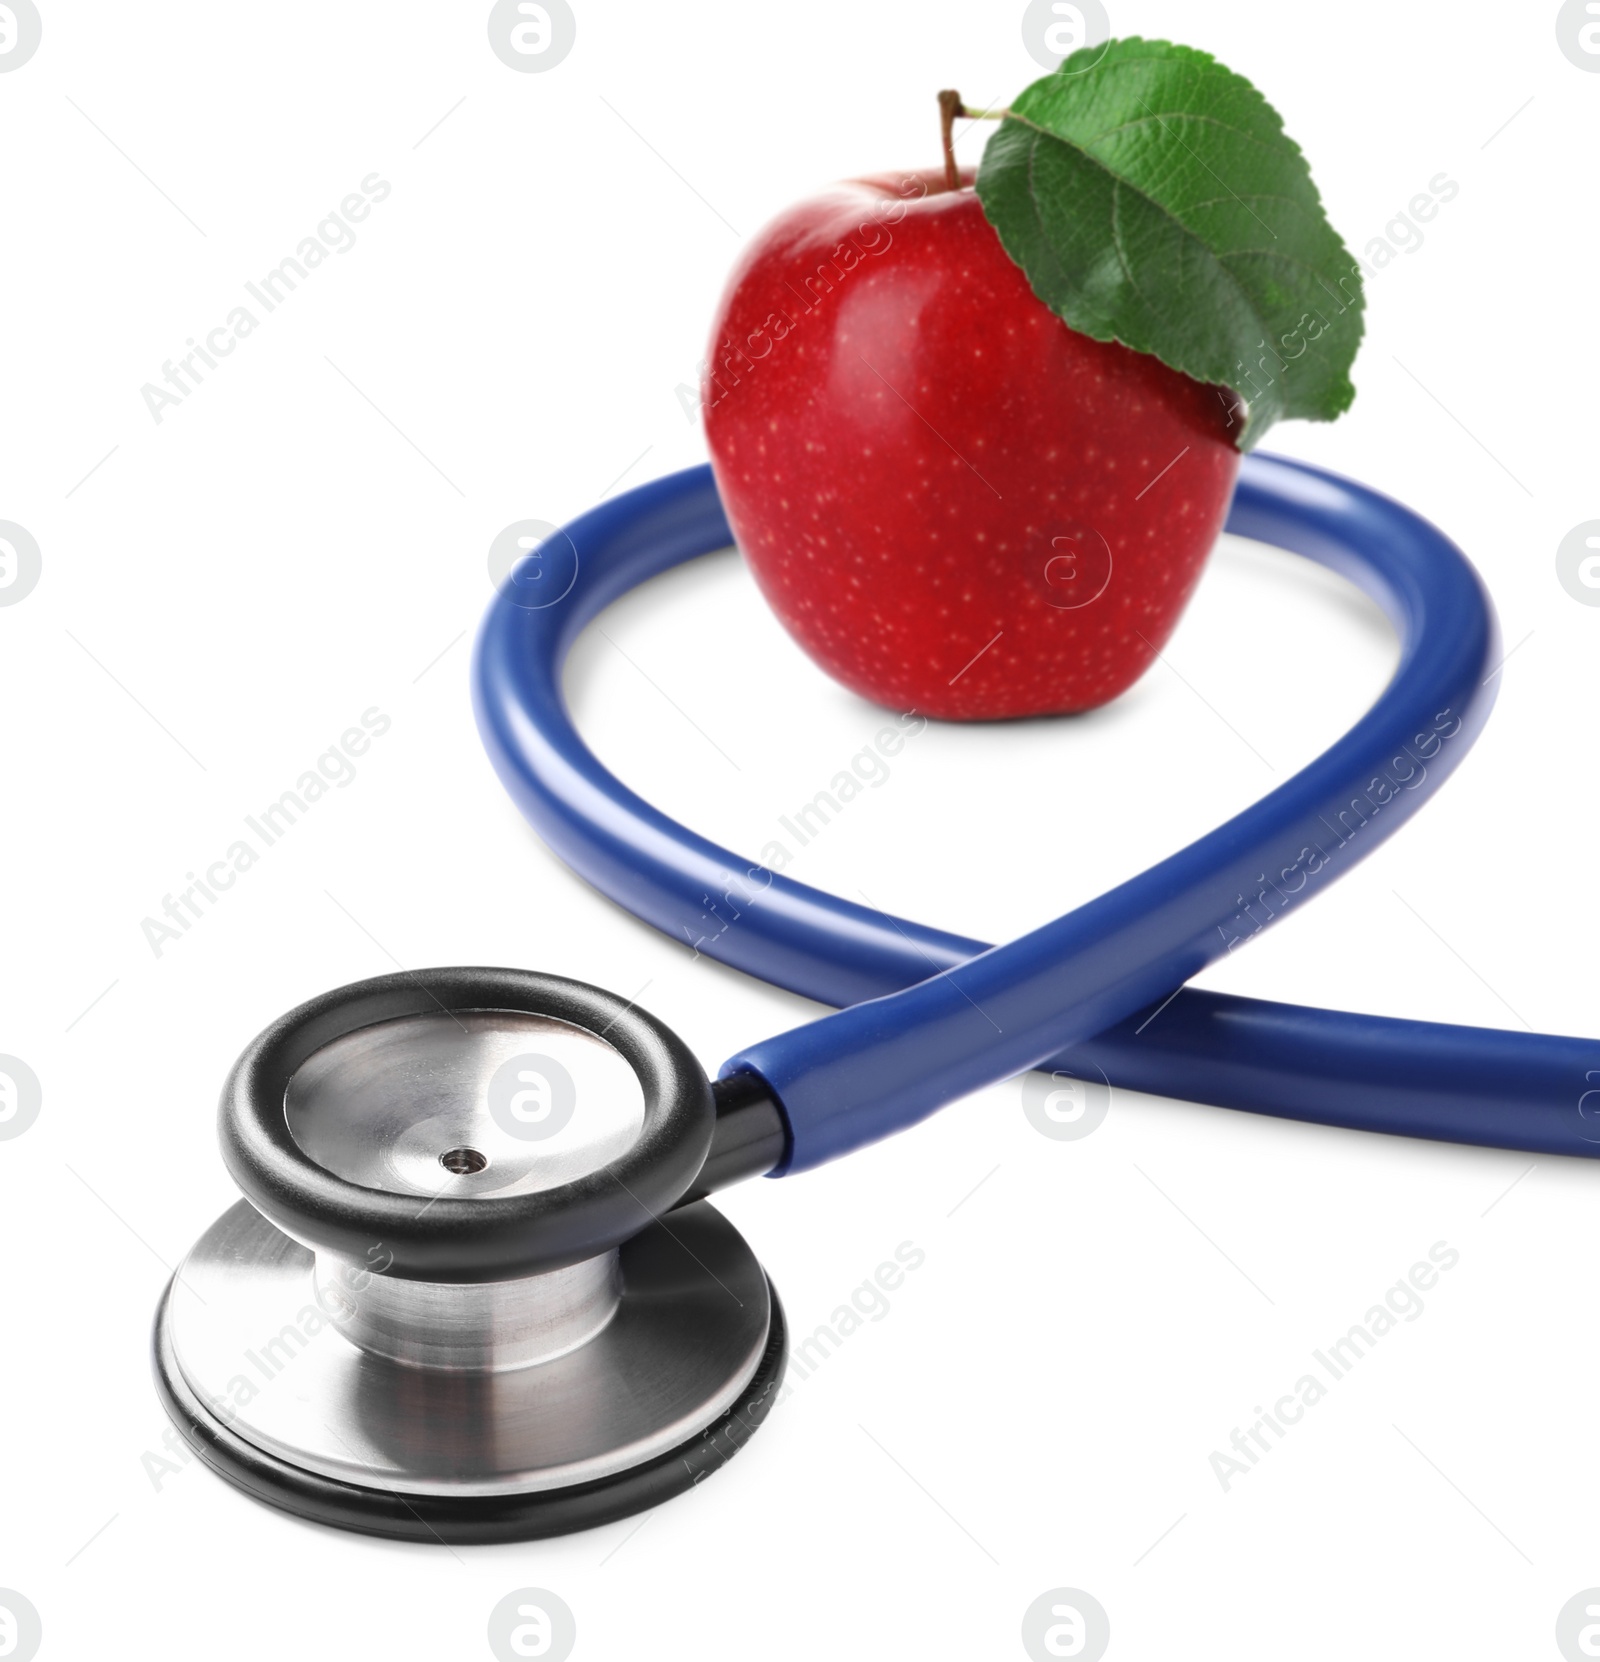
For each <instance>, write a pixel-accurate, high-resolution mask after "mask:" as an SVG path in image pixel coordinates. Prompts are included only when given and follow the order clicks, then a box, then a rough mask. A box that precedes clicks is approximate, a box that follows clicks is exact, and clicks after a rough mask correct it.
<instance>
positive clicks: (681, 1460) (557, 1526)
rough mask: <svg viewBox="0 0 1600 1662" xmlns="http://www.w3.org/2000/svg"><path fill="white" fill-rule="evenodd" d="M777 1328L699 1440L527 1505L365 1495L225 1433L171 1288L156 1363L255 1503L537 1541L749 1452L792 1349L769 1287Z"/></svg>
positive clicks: (379, 1525) (393, 1525) (411, 1528)
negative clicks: (169, 1316)
mask: <svg viewBox="0 0 1600 1662" xmlns="http://www.w3.org/2000/svg"><path fill="white" fill-rule="evenodd" d="M767 1291H768V1293H769V1294H770V1295H771V1299H772V1320H771V1325H770V1326H769V1327H768V1329H767V1343H766V1348H765V1350H763V1352H762V1355H761V1360H760V1362H759V1363H758V1364H757V1366H756V1371H755V1373H754V1374H753V1375H752V1377H751V1380H750V1383H749V1384H748V1385H747V1386H746V1387H745V1389H744V1392H743V1394H742V1395H741V1396H740V1398H739V1400H738V1401H737V1402H735V1403H734V1405H733V1406H732V1407H731V1408H730V1409H729V1410H728V1411H727V1413H725V1414H724V1415H722V1417H721V1418H720V1419H718V1420H715V1421H713V1422H712V1424H711V1425H709V1426H707V1427H706V1429H705V1430H704V1431H702V1432H701V1433H700V1434H699V1436H697V1437H693V1438H691V1439H690V1440H689V1441H688V1442H686V1443H683V1444H681V1445H680V1446H679V1447H678V1448H675V1449H669V1450H668V1451H667V1452H666V1453H665V1454H660V1455H657V1456H656V1457H655V1458H654V1459H653V1460H647V1461H645V1462H644V1463H643V1464H642V1465H638V1466H633V1467H630V1468H629V1469H628V1470H627V1471H622V1472H618V1473H616V1474H615V1475H614V1476H612V1477H604V1478H600V1479H598V1480H597V1481H596V1482H593V1483H580V1484H575V1485H573V1486H572V1487H571V1488H568V1489H546V1490H542V1491H539V1492H536V1493H532V1494H524V1495H474V1496H468V1497H460V1498H457V1497H447V1496H441V1495H402V1494H400V1493H398V1492H397V1491H394V1490H389V1489H366V1488H362V1487H360V1486H359V1485H357V1484H354V1483H341V1482H339V1481H338V1480H337V1479H334V1478H328V1477H322V1476H319V1475H318V1474H317V1473H315V1472H308V1471H305V1470H303V1469H302V1468H301V1467H299V1466H293V1465H290V1464H289V1463H288V1462H287V1461H285V1460H280V1459H278V1458H277V1457H275V1456H274V1455H270V1454H268V1453H266V1452H265V1451H264V1450H262V1449H259V1448H257V1447H256V1446H255V1444H253V1443H248V1442H246V1441H245V1440H244V1439H243V1438H242V1437H240V1436H239V1435H238V1434H237V1433H236V1432H234V1431H232V1430H230V1429H229V1428H228V1427H227V1426H225V1425H223V1424H222V1422H221V1421H219V1420H218V1419H217V1418H216V1417H215V1416H214V1415H213V1414H211V1413H210V1411H209V1410H208V1409H207V1408H206V1407H205V1406H204V1404H203V1403H201V1402H200V1400H199V1398H198V1397H196V1395H195V1394H194V1392H193V1391H191V1390H190V1389H189V1386H188V1385H187V1383H186V1382H185V1381H184V1378H183V1374H182V1371H181V1370H180V1369H179V1367H178V1365H177V1360H176V1358H175V1357H174V1355H173V1354H172V1348H171V1344H170V1341H169V1340H168V1338H167V1332H166V1320H165V1316H166V1309H167V1304H168V1302H169V1301H170V1299H171V1298H172V1293H173V1287H172V1284H171V1283H168V1286H167V1290H166V1293H165V1294H164V1296H163V1297H162V1300H161V1306H160V1308H159V1309H158V1310H157V1311H156V1322H155V1331H154V1333H153V1335H152V1352H153V1355H152V1361H153V1364H154V1369H155V1378H156V1389H157V1390H158V1391H159V1393H160V1395H161V1401H162V1404H163V1406H164V1407H165V1408H166V1410H167V1413H168V1414H169V1415H170V1416H171V1417H172V1419H173V1422H174V1423H175V1424H176V1425H177V1427H178V1429H179V1431H180V1432H181V1433H182V1434H183V1437H184V1440H185V1441H186V1442H187V1443H188V1444H189V1445H190V1447H191V1448H193V1449H194V1451H195V1453H196V1454H198V1455H199V1456H200V1458H201V1459H202V1460H203V1461H204V1462H205V1463H206V1465H207V1466H209V1467H210V1468H211V1470H212V1471H214V1472H216V1473H217V1475H218V1476H219V1477H222V1478H225V1479H226V1480H227V1481H228V1482H229V1483H231V1484H233V1486H234V1487H235V1488H236V1489H241V1490H243V1491H244V1493H245V1494H247V1495H249V1496H250V1497H251V1498H252V1499H253V1500H259V1501H265V1502H266V1503H267V1505H269V1506H275V1507H277V1508H278V1509H279V1510H280V1511H283V1512H291V1513H293V1514H294V1515H295V1516H296V1517H300V1518H309V1519H310V1520H311V1521H312V1522H314V1523H321V1524H332V1525H334V1526H335V1527H336V1528H339V1529H353V1530H357V1531H359V1532H360V1533H361V1534H364V1535H382V1536H386V1537H388V1538H389V1539H391V1540H397V1541H421V1542H425V1543H426V1542H432V1543H434V1544H435V1545H440V1544H444V1545H463V1544H466V1545H481V1544H486V1543H490V1542H495V1541H536V1540H541V1539H543V1538H544V1537H546V1536H550V1535H567V1534H570V1533H572V1532H573V1531H574V1530H578V1529H594V1528H596V1527H597V1526H599V1525H601V1524H608V1523H615V1522H616V1521H617V1520H618V1519H619V1518H626V1517H630V1516H632V1515H633V1514H634V1513H635V1512H643V1511H645V1510H647V1509H648V1508H649V1507H652V1506H659V1505H660V1504H661V1502H662V1501H664V1500H670V1499H671V1498H672V1497H673V1496H674V1495H680V1494H682V1493H683V1492H684V1490H686V1489H692V1488H693V1487H694V1486H695V1484H697V1483H699V1482H701V1481H702V1480H703V1479H704V1478H706V1477H709V1476H710V1475H711V1474H712V1473H713V1472H716V1471H719V1470H721V1468H722V1467H723V1466H725V1465H726V1464H727V1463H728V1461H729V1460H731V1459H732V1458H733V1456H734V1455H735V1454H737V1453H738V1452H739V1450H740V1449H741V1448H743V1447H744V1445H745V1444H746V1443H747V1442H749V1440H750V1438H751V1437H752V1436H753V1435H754V1434H755V1432H756V1430H757V1429H758V1428H759V1427H760V1425H761V1423H762V1421H764V1420H765V1419H766V1417H767V1415H768V1414H769V1413H770V1412H771V1410H772V1407H773V1404H774V1402H775V1401H776V1400H777V1395H778V1390H779V1387H780V1386H781V1384H782V1381H783V1369H784V1362H785V1360H786V1358H787V1355H788V1348H789V1341H788V1330H787V1324H786V1323H785V1321H784V1316H783V1306H782V1305H781V1304H780V1303H779V1302H778V1295H777V1292H776V1290H775V1289H774V1288H773V1286H772V1283H771V1281H770V1280H768V1282H767Z"/></svg>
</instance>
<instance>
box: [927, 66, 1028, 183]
mask: <svg viewBox="0 0 1600 1662" xmlns="http://www.w3.org/2000/svg"><path fill="white" fill-rule="evenodd" d="M1010 114H1011V111H1010V110H1008V109H1000V110H969V109H968V108H967V106H966V105H965V104H963V103H962V102H961V94H960V93H959V92H955V91H953V90H950V89H946V90H945V91H944V92H941V93H940V94H939V136H940V138H941V139H942V140H943V143H944V182H945V184H946V185H947V186H948V187H949V188H950V189H951V190H959V189H960V188H961V169H960V168H958V167H957V166H956V145H955V132H954V128H955V124H956V122H957V120H958V119H959V120H962V121H1001V120H1003V119H1004V118H1005V117H1006V116H1008V115H1010Z"/></svg>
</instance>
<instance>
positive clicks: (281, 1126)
mask: <svg viewBox="0 0 1600 1662" xmlns="http://www.w3.org/2000/svg"><path fill="white" fill-rule="evenodd" d="M453 1010H513V1011H519V1012H523V1013H526V1014H531V1015H540V1016H551V1017H554V1018H556V1019H557V1020H560V1021H565V1022H570V1023H572V1024H573V1025H574V1026H577V1027H582V1028H586V1029H587V1030H588V1031H590V1032H591V1033H594V1034H596V1035H597V1036H603V1037H604V1039H605V1042H606V1043H607V1044H609V1045H611V1046H612V1047H613V1048H614V1049H616V1050H617V1051H618V1052H620V1054H621V1055H622V1056H623V1057H624V1058H625V1059H626V1060H627V1062H628V1063H629V1064H630V1065H631V1066H632V1068H633V1070H634V1072H635V1073H636V1074H637V1075H638V1076H639V1084H640V1086H641V1087H642V1088H643V1091H644V1102H645V1115H644V1126H643V1129H642V1130H641V1132H640V1135H639V1137H638V1139H637V1140H636V1141H635V1142H634V1143H633V1145H632V1146H631V1147H630V1148H628V1149H627V1151H626V1152H625V1153H623V1154H621V1155H619V1156H618V1158H617V1159H615V1160H613V1161H611V1162H610V1163H609V1164H608V1165H605V1166H602V1167H601V1168H599V1169H598V1170H597V1171H593V1172H589V1173H587V1174H585V1175H584V1176H582V1177H578V1178H574V1179H573V1180H572V1181H571V1182H569V1183H563V1184H560V1185H559V1186H557V1187H556V1188H553V1189H546V1190H543V1191H542V1192H540V1193H538V1194H524V1195H504V1196H494V1197H491V1198H487V1199H475V1200H465V1199H461V1198H459V1197H447V1198H442V1199H439V1200H435V1201H432V1202H431V1203H430V1204H429V1205H428V1206H426V1207H421V1208H419V1207H418V1205H417V1202H416V1200H415V1198H414V1197H412V1196H409V1195H402V1194H394V1193H391V1192H389V1191H386V1190H381V1189H369V1188H367V1187H365V1186H364V1185H362V1184H359V1183H352V1182H350V1181H349V1180H348V1179H346V1178H343V1177H340V1176H337V1175H336V1174H335V1173H333V1172H331V1171H328V1170H327V1169H326V1168H325V1167H323V1166H320V1165H318V1164H317V1163H316V1161H314V1160H313V1159H312V1158H311V1157H310V1156H309V1155H308V1154H307V1153H306V1152H305V1151H304V1150H303V1149H302V1148H301V1147H300V1145H299V1144H298V1143H297V1142H295V1140H294V1138H293V1136H292V1135H291V1134H290V1131H289V1122H288V1119H287V1116H286V1115H285V1112H284V1093H285V1091H286V1090H287V1089H288V1085H289V1080H290V1078H291V1077H292V1075H293V1074H294V1072H295V1070H296V1069H297V1068H298V1067H299V1066H300V1065H301V1063H303V1062H304V1061H305V1060H306V1058H307V1057H309V1056H310V1055H311V1053H312V1052H313V1051H315V1050H318V1049H320V1048H321V1047H322V1046H323V1045H325V1044H328V1043H330V1042H332V1041H333V1040H334V1039H338V1038H342V1037H343V1036H344V1035H345V1034H347V1033H353V1032H355V1031H356V1030H357V1029H359V1028H363V1027H370V1026H371V1025H372V1024H373V1023H374V1022H380V1021H388V1020H391V1019H393V1018H394V1017H396V1016H414V1015H429V1014H433V1013H437V1012H439V1011H453ZM714 1119H715V1109H714V1107H713V1104H712V1097H711V1086H710V1083H709V1081H708V1080H707V1078H706V1074H705V1070H704V1069H703V1068H702V1067H701V1066H700V1064H699V1062H697V1061H696V1060H695V1058H694V1055H693V1053H692V1052H691V1051H690V1050H689V1049H688V1047H687V1046H686V1045H685V1044H684V1043H683V1041H682V1040H681V1039H680V1038H678V1036H677V1035H676V1034H675V1033H673V1032H672V1030H671V1029H670V1028H668V1027H666V1026H664V1025H663V1024H662V1023H661V1022H659V1021H657V1020H656V1019H655V1017H654V1016H651V1015H648V1014H647V1013H646V1012H645V1011H643V1010H641V1009H639V1008H638V1007H637V1006H636V1005H633V1004H629V1003H628V1002H627V1001H626V1000H625V999H621V998H619V997H617V995H616V994H615V993H608V992H606V991H605V990H604V989H603V988H600V987H591V986H589V985H588V984H587V983H586V982H582V981H569V980H566V979H565V978H564V977H562V976H556V975H540V974H537V973H536V972H534V971H532V970H518V969H429V970H417V971H408V972H405V973H403V974H399V975H380V976H377V977H375V978H374V979H372V980H370V981H357V982H353V983H351V984H350V985H349V986H345V987H338V988H335V989H334V990H333V991H332V992H328V993H323V994H322V995H321V996H320V997H318V998H314V999H311V1000H310V1001H309V1002H307V1003H305V1004H302V1005H300V1007H299V1008H298V1009H295V1010H291V1011H290V1012H289V1013H288V1014H287V1015H285V1016H281V1017H280V1018H279V1019H278V1020H277V1021H275V1022H274V1023H273V1024H272V1025H271V1026H270V1027H268V1028H267V1029H266V1030H265V1031H264V1032H262V1033H260V1034H258V1035H257V1036H256V1038H255V1039H253V1040H252V1041H251V1043H250V1044H249V1045H248V1046H247V1047H246V1049H245V1051H244V1054H243V1055H242V1056H240V1058H239V1060H238V1061H237V1062H236V1063H235V1064H234V1066H233V1071H232V1072H231V1073H230V1074H229V1075H228V1080H227V1083H226V1084H225V1085H224V1086H223V1089H222V1102H221V1106H220V1110H219V1114H218V1121H219V1123H218V1135H219V1137H220V1139H221V1142H222V1157H223V1160H224V1161H225V1162H226V1164H227V1167H228V1170H229V1172H231V1173H232V1175H233V1178H234V1181H235V1182H236V1183H237V1184H238V1185H239V1187H240V1189H241V1190H242V1191H243V1192H244V1194H245V1197H246V1198H247V1199H248V1200H249V1201H250V1202H251V1204H252V1205H254V1206H255V1207H256V1209H257V1210H258V1211H260V1212H262V1213H263V1214H264V1215H265V1216H266V1217H267V1218H269V1219H270V1220H271V1221H272V1222H273V1223H275V1224H276V1225H277V1226H278V1227H279V1228H280V1229H282V1230H283V1231H284V1233H285V1234H287V1235H291V1236H293V1237H295V1238H296V1239H297V1240H300V1241H302V1242H305V1243H307V1244H309V1245H310V1246H312V1247H314V1248H326V1249H329V1250H331V1251H334V1252H338V1253H341V1254H343V1255H344V1256H346V1257H349V1258H356V1259H361V1260H363V1261H365V1262H368V1263H371V1262H373V1261H374V1258H375V1257H376V1255H377V1254H378V1253H380V1252H381V1253H384V1254H387V1255H388V1257H389V1259H390V1266H389V1268H388V1269H387V1271H386V1272H385V1273H387V1274H389V1275H395V1276H400V1277H402V1278H403V1279H407V1280H414V1281H445V1282H458V1281H508V1280H512V1279H514V1278H516V1277H519V1276H525V1275H534V1274H538V1273H540V1272H542V1271H545V1270H555V1269H561V1268H563V1267H565V1266H566V1265H568V1264H575V1263H577V1262H579V1261H580V1260H581V1259H585V1258H594V1257H597V1256H598V1255H599V1254H600V1253H602V1252H608V1251H609V1250H610V1249H611V1248H612V1247H615V1246H620V1245H621V1243H622V1242H624V1241H626V1240H628V1239H630V1238H631V1237H632V1236H634V1235H637V1234H638V1233H639V1231H640V1230H641V1229H643V1228H644V1227H645V1226H646V1225H647V1224H649V1223H651V1222H652V1221H653V1220H654V1219H655V1218H657V1217H659V1216H660V1215H661V1214H662V1213H663V1212H666V1211H668V1210H670V1209H671V1207H672V1206H674V1205H675V1204H676V1203H677V1201H678V1200H679V1198H680V1197H681V1196H682V1195H683V1194H684V1193H685V1191H686V1190H687V1189H688V1188H689V1186H690V1185H691V1184H692V1183H693V1182H694V1180H695V1178H696V1177H697V1176H698V1175H699V1172H700V1168H701V1167H702V1165H704V1163H705V1158H706V1151H707V1149H708V1148H709V1147H710V1145H711V1131H712V1125H713V1122H714Z"/></svg>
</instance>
